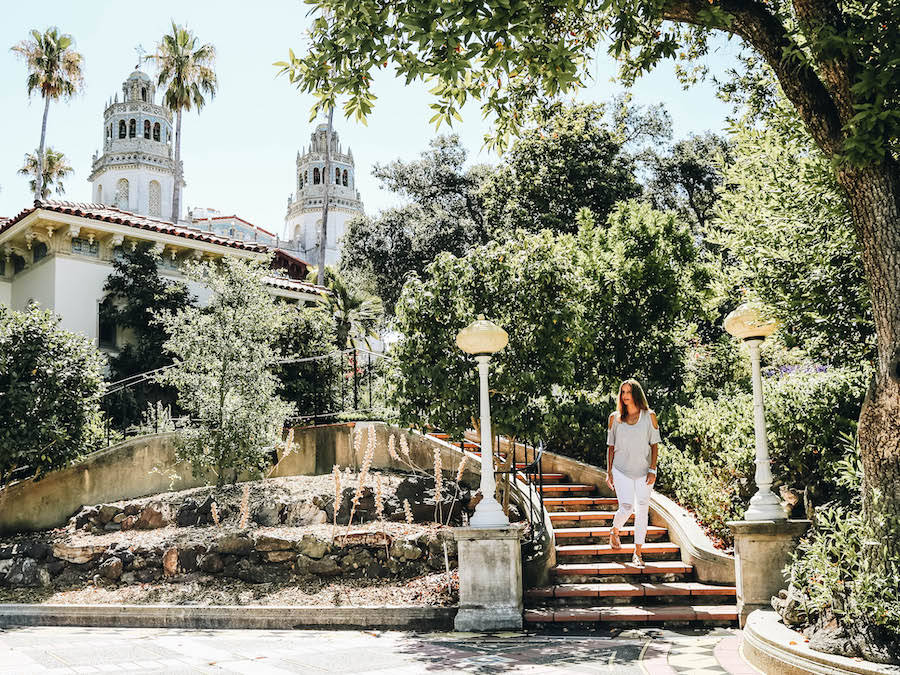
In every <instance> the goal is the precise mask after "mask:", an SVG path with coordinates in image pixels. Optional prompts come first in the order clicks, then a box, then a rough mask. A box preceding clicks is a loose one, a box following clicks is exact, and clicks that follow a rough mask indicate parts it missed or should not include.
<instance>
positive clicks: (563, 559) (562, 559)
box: [556, 553, 681, 565]
mask: <svg viewBox="0 0 900 675" xmlns="http://www.w3.org/2000/svg"><path fill="white" fill-rule="evenodd" d="M631 556H632V554H631V553H608V554H604V555H603V556H602V558H601V557H598V556H596V555H578V554H576V555H568V554H567V555H560V554H559V553H557V554H556V560H557V562H559V563H562V564H566V565H569V564H573V563H595V562H597V561H598V560H602V561H603V562H621V563H625V562H631ZM675 560H681V554H680V553H654V554H653V555H652V556H651V555H647V554H645V555H644V562H645V563H651V562H661V561H675Z"/></svg>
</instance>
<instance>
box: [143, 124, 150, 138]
mask: <svg viewBox="0 0 900 675" xmlns="http://www.w3.org/2000/svg"><path fill="white" fill-rule="evenodd" d="M144 138H150V120H144Z"/></svg>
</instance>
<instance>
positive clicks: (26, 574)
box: [3, 558, 50, 588]
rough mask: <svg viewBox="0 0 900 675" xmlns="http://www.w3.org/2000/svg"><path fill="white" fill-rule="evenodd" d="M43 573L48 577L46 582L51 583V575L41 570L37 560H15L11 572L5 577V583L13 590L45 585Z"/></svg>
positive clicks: (10, 568) (10, 567)
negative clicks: (42, 577)
mask: <svg viewBox="0 0 900 675" xmlns="http://www.w3.org/2000/svg"><path fill="white" fill-rule="evenodd" d="M41 571H43V572H44V574H45V575H46V576H47V579H46V581H47V583H49V582H50V575H49V573H48V572H47V571H46V570H41V568H40V567H39V566H38V562H37V560H35V559H34V558H14V559H13V560H12V564H11V565H10V566H9V570H8V571H7V572H6V575H5V576H4V577H3V582H4V583H6V584H7V585H9V586H12V587H13V588H21V587H23V586H41V585H45V584H43V583H42V579H41V574H40V572H41Z"/></svg>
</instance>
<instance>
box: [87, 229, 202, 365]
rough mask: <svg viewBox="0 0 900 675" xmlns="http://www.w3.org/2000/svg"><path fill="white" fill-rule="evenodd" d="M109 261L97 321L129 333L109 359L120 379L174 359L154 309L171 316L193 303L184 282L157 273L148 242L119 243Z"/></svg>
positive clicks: (155, 262) (156, 311)
mask: <svg viewBox="0 0 900 675" xmlns="http://www.w3.org/2000/svg"><path fill="white" fill-rule="evenodd" d="M112 264H113V271H112V273H111V274H110V275H109V276H108V277H107V278H106V282H105V283H104V284H103V291H104V292H105V293H106V294H107V295H106V300H105V301H104V302H103V304H101V305H100V319H101V321H108V322H110V323H113V324H115V325H116V327H117V328H118V329H120V330H122V331H127V333H128V336H129V339H128V341H127V342H126V343H125V344H123V345H122V346H121V347H120V348H119V353H118V355H116V356H113V357H111V358H110V366H111V367H112V377H113V379H114V380H118V379H122V378H125V377H129V376H131V375H135V374H137V373H143V372H146V371H148V370H156V369H157V368H161V367H162V366H166V365H168V364H170V363H171V362H172V357H171V355H170V354H167V353H166V351H165V350H164V349H163V343H165V341H166V340H167V339H168V334H167V333H166V331H165V330H164V329H163V326H162V325H161V324H160V322H159V321H158V320H156V319H155V318H154V313H162V312H169V313H173V314H174V313H176V312H178V311H179V310H180V309H183V308H186V307H189V306H193V305H194V304H195V301H194V299H193V298H192V297H191V295H190V293H189V292H188V289H187V286H185V284H184V283H182V282H180V281H172V280H169V279H165V278H163V277H162V276H161V275H160V273H159V253H158V252H156V250H154V248H153V246H152V244H151V243H149V242H143V243H139V244H137V245H135V246H123V247H121V248H120V249H119V250H118V253H117V254H116V255H115V256H114V257H113V261H112Z"/></svg>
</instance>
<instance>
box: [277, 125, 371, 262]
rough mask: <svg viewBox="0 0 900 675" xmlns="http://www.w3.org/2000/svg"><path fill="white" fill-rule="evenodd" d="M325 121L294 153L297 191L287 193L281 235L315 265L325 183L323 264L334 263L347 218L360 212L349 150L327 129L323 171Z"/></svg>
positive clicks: (326, 127) (361, 210)
mask: <svg viewBox="0 0 900 675" xmlns="http://www.w3.org/2000/svg"><path fill="white" fill-rule="evenodd" d="M327 137H328V125H326V124H320V125H318V126H317V127H316V130H315V131H314V132H313V133H312V134H311V135H310V145H309V148H308V149H307V148H303V151H302V152H298V153H297V192H296V194H295V195H292V196H290V197H288V205H287V214H286V215H285V218H284V230H283V237H282V238H283V239H285V240H287V241H289V242H290V244H288V245H287V246H289V247H290V248H292V249H294V250H296V251H297V252H298V254H299V255H300V257H301V258H303V259H304V260H307V261H309V263H310V264H312V265H316V264H318V260H319V229H320V228H321V226H322V206H323V203H324V199H325V186H326V183H327V185H328V236H327V242H326V246H325V264H326V265H335V264H337V262H338V259H339V258H340V245H341V238H342V237H343V236H344V231H345V229H346V224H347V221H348V220H349V219H350V218H352V217H354V216H357V215H361V214H362V213H363V205H362V201H361V200H360V197H359V192H358V191H357V190H356V176H355V172H356V169H355V165H354V162H353V152H352V151H351V150H350V148H347V152H346V153H345V152H344V151H343V149H342V148H341V144H340V140H339V138H338V133H337V132H336V131H334V130H332V132H331V140H330V143H331V147H330V155H331V171H330V172H329V175H327V176H326V175H325V149H326V143H327V142H328V140H327Z"/></svg>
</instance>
